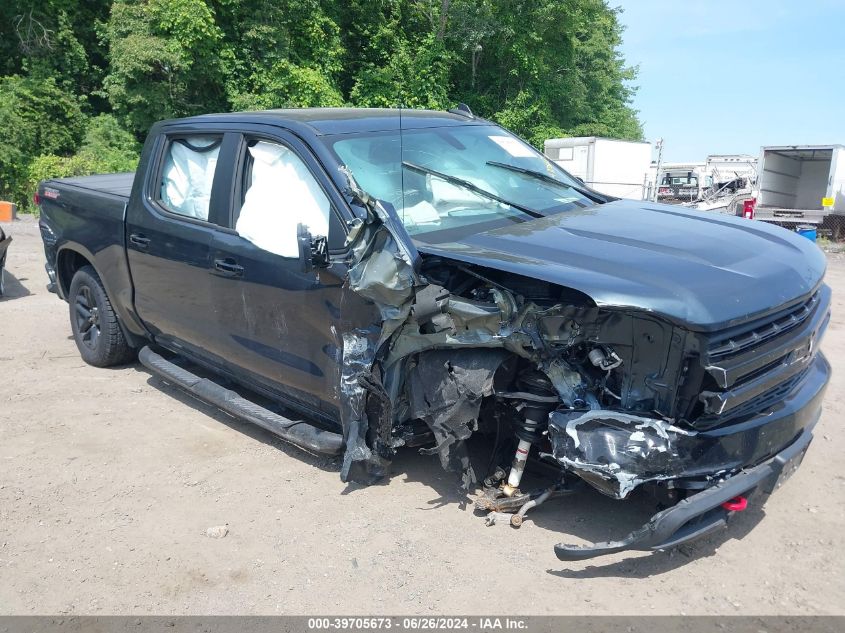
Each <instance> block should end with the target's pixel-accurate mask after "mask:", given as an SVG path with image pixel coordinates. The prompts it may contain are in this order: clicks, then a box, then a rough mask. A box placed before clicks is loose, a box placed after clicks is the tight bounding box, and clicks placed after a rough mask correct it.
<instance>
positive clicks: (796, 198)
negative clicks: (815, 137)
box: [754, 145, 845, 224]
mask: <svg viewBox="0 0 845 633" xmlns="http://www.w3.org/2000/svg"><path fill="white" fill-rule="evenodd" d="M757 169H758V172H759V173H758V180H757V188H758V190H757V205H756V208H755V212H754V217H755V218H756V219H758V220H765V221H768V222H784V223H800V224H820V223H821V222H822V221H823V220H824V218H825V216H827V215H830V214H831V213H837V214H845V146H843V145H780V146H769V147H763V148H761V151H760V160H759V162H758V165H757Z"/></svg>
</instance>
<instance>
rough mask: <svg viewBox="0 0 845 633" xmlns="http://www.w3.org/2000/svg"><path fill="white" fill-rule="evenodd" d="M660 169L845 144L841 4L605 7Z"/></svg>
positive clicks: (686, 0)
mask: <svg viewBox="0 0 845 633" xmlns="http://www.w3.org/2000/svg"><path fill="white" fill-rule="evenodd" d="M610 4H611V6H620V7H621V8H622V9H623V13H622V15H621V16H620V19H621V22H622V23H623V24H624V25H625V32H624V34H623V38H624V43H623V46H622V52H623V54H624V55H625V59H626V61H627V63H628V64H629V65H639V68H640V72H639V77H638V79H637V80H636V82H635V85H637V86H639V89H638V91H637V95H636V97H635V99H634V107H635V108H636V109H637V110H639V112H640V120H641V121H642V122H643V125H644V130H645V136H646V139H647V140H649V141H654V140H655V139H657V138H659V137H663V139H664V141H665V149H664V160H668V161H687V160H689V161H692V160H704V158H705V156H706V155H707V154H719V153H750V154H755V155H756V154H758V153H759V150H760V146H761V145H804V144H810V143H845V0H801V1H798V0H770V1H768V2H767V1H764V0H733V1H730V0H610Z"/></svg>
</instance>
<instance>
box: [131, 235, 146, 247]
mask: <svg viewBox="0 0 845 633" xmlns="http://www.w3.org/2000/svg"><path fill="white" fill-rule="evenodd" d="M129 241H130V242H131V243H132V244H134V245H135V246H137V247H138V248H147V246H149V245H150V238H148V237H147V236H146V235H142V234H140V233H132V235H130V236H129Z"/></svg>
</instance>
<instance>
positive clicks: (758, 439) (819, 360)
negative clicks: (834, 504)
mask: <svg viewBox="0 0 845 633" xmlns="http://www.w3.org/2000/svg"><path fill="white" fill-rule="evenodd" d="M829 378H830V365H829V364H828V363H827V360H826V359H825V358H824V356H822V355H821V354H819V355H818V356H817V357H816V358H815V360H814V362H813V363H812V364H811V366H810V370H809V372H808V374H807V376H806V377H805V378H804V379H803V380H802V381H801V383H800V384H799V386H797V387H796V389H795V390H794V391H793V392H792V393H791V394H790V395H789V396H788V397H787V398H785V399H784V400H783V402H781V403H779V404H778V405H777V406H775V407H773V408H772V409H771V410H769V411H767V412H765V413H761V414H760V415H759V416H757V418H755V419H754V420H749V421H747V422H744V423H742V424H741V425H736V426H741V427H742V428H741V429H735V428H733V429H732V428H731V426H730V425H729V426H727V427H725V428H719V429H712V430H709V431H708V432H706V433H704V434H701V435H706V436H710V438H711V440H712V441H713V442H714V444H713V445H712V446H711V447H710V451H711V452H713V451H720V452H722V453H723V454H724V456H725V457H728V458H730V457H731V452H732V451H731V449H734V450H738V449H739V448H740V447H748V446H749V445H753V446H754V447H755V450H759V449H762V448H763V447H765V446H767V445H768V446H778V445H781V446H783V445H784V444H788V445H787V446H786V448H783V449H782V450H781V451H780V452H778V453H777V454H776V455H774V456H773V457H770V458H768V459H766V460H765V461H763V462H762V463H758V464H757V465H756V466H754V467H751V468H744V469H741V470H740V471H739V472H737V473H736V474H734V475H733V476H731V477H729V478H727V479H725V480H724V481H722V482H720V483H718V484H715V485H713V486H711V487H709V488H706V489H704V490H702V491H701V492H698V493H696V494H694V495H692V496H690V497H687V498H686V499H684V500H683V501H681V502H679V503H678V504H676V505H674V506H672V507H671V508H668V509H666V510H663V511H661V512H658V513H657V514H655V515H654V516H652V517H651V519H649V521H648V522H647V523H646V524H645V525H643V526H642V527H640V528H638V529H636V530H634V531H633V532H631V533H630V534H628V536H626V537H625V538H623V539H621V540H618V541H610V542H603V543H592V544H589V545H566V544H563V543H560V544H558V545H556V546H555V554H557V557H558V558H559V559H560V560H567V561H574V560H584V559H588V558H594V557H596V556H602V555H604V554H612V553H614V552H621V551H624V550H632V551H656V550H662V549H666V548H669V547H673V546H676V545H681V544H683V543H688V542H690V541H693V540H696V539H698V538H701V537H703V536H705V535H707V534H711V533H712V532H714V531H716V530H719V529H722V528H725V527H726V526H727V523H728V520H729V519H730V518H731V516H733V514H734V512H732V511H729V510H726V509H724V508H723V507H722V504H723V503H725V502H728V501H730V500H732V499H734V498H735V497H748V496H751V495H753V496H754V497H758V496H759V497H762V501H765V498H766V497H767V496H768V495H769V494H771V493H772V492H773V491H774V490H775V489H777V487H778V486H779V485H780V484H781V483H783V481H784V480H785V479H786V478H787V477H788V476H789V475H791V474H792V472H794V471H795V470H796V469H797V468H798V466H799V465H800V463H801V459H802V458H803V456H804V453H805V451H806V450H807V447H808V446H809V444H810V442H811V440H812V438H813V435H812V431H813V427H814V426H815V424H816V423H817V422H818V419H819V417H820V416H821V406H822V399H823V397H824V391H825V387H826V386H827V382H828V379H829ZM755 422H757V424H755ZM788 429H792V430H794V433H793V434H792V435H791V436H790V437H791V438H794V439H793V440H792V441H791V442H789V441H788V440H787V442H782V443H781V442H779V440H781V439H782V438H783V437H784V433H786V432H787V430H788ZM701 435H699V438H701ZM718 436H721V441H720V442H719V443H715V442H716V439H717V437H718ZM758 447H759V448H758ZM744 450H749V449H748V448H745V449H744ZM714 454H715V453H714ZM746 463H755V462H753V461H752V462H746ZM755 493H759V495H758V494H755Z"/></svg>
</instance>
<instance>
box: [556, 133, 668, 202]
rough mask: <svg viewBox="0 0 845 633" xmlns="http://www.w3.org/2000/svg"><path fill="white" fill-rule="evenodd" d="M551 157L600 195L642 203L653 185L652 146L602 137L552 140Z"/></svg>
mask: <svg viewBox="0 0 845 633" xmlns="http://www.w3.org/2000/svg"><path fill="white" fill-rule="evenodd" d="M544 151H545V154H546V156H547V157H548V158H550V159H551V160H553V161H554V162H555V163H557V164H558V165H560V166H561V167H563V168H564V169H565V170H566V171H568V172H569V173H570V174H572V175H573V176H576V177H577V178H580V179H581V180H583V181H584V183H585V184H587V185H589V186H590V187H592V188H593V189H595V190H596V191H598V192H600V193H604V194H607V195H609V196H614V197H617V198H631V199H634V200H642V199H643V198H644V197H645V195H646V193H647V188H648V186H649V184H650V182H649V179H648V176H649V167H650V166H651V143H640V142H636V141H620V140H617V139H612V138H601V137H598V136H577V137H573V138H552V139H548V140H547V141H546V142H545V144H544Z"/></svg>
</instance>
